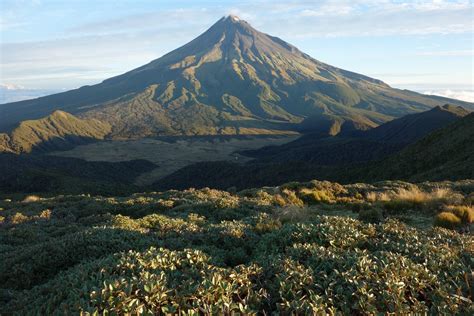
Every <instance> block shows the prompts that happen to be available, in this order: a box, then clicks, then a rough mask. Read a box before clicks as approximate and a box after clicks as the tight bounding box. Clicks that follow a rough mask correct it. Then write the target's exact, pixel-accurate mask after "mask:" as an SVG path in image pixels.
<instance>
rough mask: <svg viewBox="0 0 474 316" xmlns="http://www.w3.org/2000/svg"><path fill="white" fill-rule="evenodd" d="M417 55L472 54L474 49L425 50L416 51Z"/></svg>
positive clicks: (473, 54)
mask: <svg viewBox="0 0 474 316" xmlns="http://www.w3.org/2000/svg"><path fill="white" fill-rule="evenodd" d="M415 55H417V56H442V57H444V56H451V57H453V56H474V50H472V49H465V50H448V51H427V52H417V53H416V54H415Z"/></svg>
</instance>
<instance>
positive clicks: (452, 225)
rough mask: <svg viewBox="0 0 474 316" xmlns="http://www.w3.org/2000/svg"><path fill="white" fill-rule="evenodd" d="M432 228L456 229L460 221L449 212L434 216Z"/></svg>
mask: <svg viewBox="0 0 474 316" xmlns="http://www.w3.org/2000/svg"><path fill="white" fill-rule="evenodd" d="M434 226H439V227H444V228H448V229H456V228H459V227H460V226H461V219H460V218H459V217H457V216H456V215H455V214H453V213H451V212H441V213H439V214H438V215H436V217H435V219H434Z"/></svg>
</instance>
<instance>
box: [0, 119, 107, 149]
mask: <svg viewBox="0 0 474 316" xmlns="http://www.w3.org/2000/svg"><path fill="white" fill-rule="evenodd" d="M110 129H111V127H110V125H109V124H108V123H103V122H100V121H98V120H96V119H88V120H83V119H79V118H77V117H75V116H73V115H71V114H69V113H66V112H63V111H55V112H54V113H52V114H51V115H49V116H47V117H44V118H42V119H38V120H30V121H24V122H21V123H20V125H19V126H18V127H17V128H15V129H14V130H13V131H12V133H11V134H10V135H8V134H0V152H10V153H29V152H31V151H32V150H34V149H35V150H40V149H45V148H46V147H48V148H49V149H52V148H57V147H60V146H62V145H63V144H66V143H67V144H69V145H70V144H74V143H76V144H77V143H78V142H83V141H86V140H94V139H103V138H104V137H105V135H107V134H108V133H109V132H110Z"/></svg>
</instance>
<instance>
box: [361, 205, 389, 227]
mask: <svg viewBox="0 0 474 316" xmlns="http://www.w3.org/2000/svg"><path fill="white" fill-rule="evenodd" d="M359 219H360V220H361V221H364V222H366V223H373V224H376V223H380V222H381V221H383V211H382V210H380V209H378V208H369V209H362V210H360V211H359Z"/></svg>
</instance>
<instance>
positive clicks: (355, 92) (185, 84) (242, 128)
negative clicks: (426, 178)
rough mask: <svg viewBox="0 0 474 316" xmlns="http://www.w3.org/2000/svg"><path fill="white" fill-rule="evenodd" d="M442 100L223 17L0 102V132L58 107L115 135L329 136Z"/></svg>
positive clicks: (430, 106)
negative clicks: (127, 58) (132, 61)
mask: <svg viewBox="0 0 474 316" xmlns="http://www.w3.org/2000/svg"><path fill="white" fill-rule="evenodd" d="M448 100H449V99H448ZM449 102H450V103H453V104H455V105H462V106H465V107H471V108H472V107H473V105H472V104H470V103H466V102H462V101H456V100H449ZM444 103H446V99H440V98H437V97H431V96H425V95H421V94H418V93H415V92H410V91H406V90H398V89H393V88H391V87H389V86H388V85H387V84H385V83H383V82H382V81H380V80H377V79H373V78H370V77H367V76H364V75H360V74H356V73H353V72H349V71H346V70H342V69H339V68H336V67H333V66H330V65H327V64H324V63H322V62H319V61H317V60H315V59H313V58H311V57H310V56H308V55H306V54H304V53H302V52H301V51H299V50H298V49H297V48H295V47H294V46H292V45H290V44H288V43H286V42H284V41H283V40H281V39H279V38H276V37H273V36H270V35H267V34H263V33H261V32H258V31H257V30H255V29H253V28H252V27H251V26H250V25H249V24H248V23H247V22H245V21H242V20H240V19H238V18H236V17H233V16H229V17H225V18H222V19H221V20H219V21H218V22H217V23H215V24H214V25H213V26H212V27H211V28H210V29H208V30H207V31H206V32H204V33H203V34H202V35H200V36H199V37H197V38H196V39H194V40H193V41H191V42H189V43H188V44H186V45H184V46H182V47H180V48H178V49H176V50H174V51H172V52H170V53H168V54H166V55H164V56H163V57H161V58H158V59H156V60H154V61H152V62H150V63H149V64H147V65H144V66H142V67H139V68H137V69H134V70H132V71H130V72H127V73H125V74H123V75H120V76H117V77H114V78H110V79H107V80H105V81H103V82H102V83H100V84H97V85H93V86H85V87H82V88H80V89H76V90H71V91H68V92H64V93H59V94H55V95H52V96H47V97H42V98H38V99H35V100H29V101H22V102H16V103H11V104H6V105H0V130H3V131H6V130H11V129H12V128H13V127H14V126H16V124H18V122H20V121H23V120H25V119H36V118H39V117H43V116H45V115H49V114H50V113H51V112H53V111H54V110H56V109H62V110H64V111H67V112H69V113H72V114H74V115H79V116H81V117H85V118H96V119H99V120H102V121H104V122H108V123H109V124H111V125H112V131H111V137H115V138H133V137H145V136H153V135H196V134H272V133H280V134H284V133H289V132H294V131H301V130H303V131H318V132H323V133H326V134H332V135H335V134H338V133H339V132H341V131H351V130H354V129H362V130H364V129H369V128H373V127H376V126H378V125H379V124H381V123H383V122H386V121H388V120H391V119H392V118H394V117H400V116H403V115H405V114H409V113H416V112H420V111H425V110H428V109H430V108H432V107H435V106H437V105H442V104H444Z"/></svg>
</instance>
